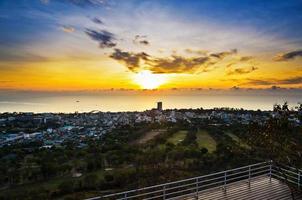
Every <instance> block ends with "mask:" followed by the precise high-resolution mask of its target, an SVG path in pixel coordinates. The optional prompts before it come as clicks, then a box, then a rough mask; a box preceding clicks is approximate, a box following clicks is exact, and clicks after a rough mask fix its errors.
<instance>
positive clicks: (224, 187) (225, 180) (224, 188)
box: [223, 171, 227, 192]
mask: <svg viewBox="0 0 302 200" xmlns="http://www.w3.org/2000/svg"><path fill="white" fill-rule="evenodd" d="M226 184H227V172H226V171H225V172H224V186H223V190H224V192H226Z"/></svg>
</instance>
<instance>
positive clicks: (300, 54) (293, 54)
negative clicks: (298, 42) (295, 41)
mask: <svg viewBox="0 0 302 200" xmlns="http://www.w3.org/2000/svg"><path fill="white" fill-rule="evenodd" d="M296 57H302V50H297V51H291V52H288V53H281V54H278V55H276V56H275V58H274V60H275V61H288V60H292V59H294V58H296Z"/></svg>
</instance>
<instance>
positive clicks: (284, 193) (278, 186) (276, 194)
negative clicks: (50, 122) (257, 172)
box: [184, 176, 302, 200]
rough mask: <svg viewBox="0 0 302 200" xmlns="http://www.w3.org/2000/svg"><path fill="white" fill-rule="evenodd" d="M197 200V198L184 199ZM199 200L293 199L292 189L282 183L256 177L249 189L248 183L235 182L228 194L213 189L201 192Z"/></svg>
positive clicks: (229, 187)
mask: <svg viewBox="0 0 302 200" xmlns="http://www.w3.org/2000/svg"><path fill="white" fill-rule="evenodd" d="M184 199H190V200H191V199H192V200H193V199H195V198H192V197H191V198H184ZM198 199H200V200H210V199H211V200H214V199H215V200H219V199H221V200H244V199H254V200H277V199H278V200H281V199H282V200H283V199H284V200H286V199H293V198H292V196H291V191H290V188H289V187H288V186H287V185H286V184H284V183H282V182H281V181H279V180H277V179H274V178H272V180H271V182H270V181H269V177H267V176H265V177H264V176H262V177H256V178H253V179H252V180H251V186H250V187H249V185H248V183H247V182H246V181H240V182H235V183H233V184H231V185H228V186H227V188H226V192H224V190H223V189H222V188H221V187H220V188H212V189H209V190H206V191H202V192H199V196H198ZM294 199H295V200H300V199H301V200H302V193H297V192H296V193H295V194H294Z"/></svg>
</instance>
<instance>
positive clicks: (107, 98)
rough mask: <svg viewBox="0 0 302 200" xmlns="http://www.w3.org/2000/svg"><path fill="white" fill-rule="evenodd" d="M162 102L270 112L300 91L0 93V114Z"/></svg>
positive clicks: (301, 96)
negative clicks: (274, 106)
mask: <svg viewBox="0 0 302 200" xmlns="http://www.w3.org/2000/svg"><path fill="white" fill-rule="evenodd" d="M159 101H161V102H163V108H164V109H175V108H176V109H182V108H193V109H195V108H204V109H210V108H225V107H228V108H238V109H240V108H243V109H247V110H258V109H260V110H272V108H273V105H274V104H277V103H278V104H282V103H284V102H288V104H289V106H290V107H291V108H294V107H295V106H297V105H298V103H299V102H302V89H245V90H243V89H236V90H214V89H210V90H209V89H207V90H201V89H199V90H197V89H190V90H189V89H187V90H153V91H148V90H142V91H134V90H98V91H54V92H49V91H48V92H45V91H15V90H1V91H0V113H4V112H34V113H48V112H53V113H74V112H92V111H102V112H124V111H145V110H150V109H152V108H155V107H156V103H157V102H159Z"/></svg>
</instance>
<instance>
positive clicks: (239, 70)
mask: <svg viewBox="0 0 302 200" xmlns="http://www.w3.org/2000/svg"><path fill="white" fill-rule="evenodd" d="M257 69H258V68H257V67H254V66H252V67H249V68H236V69H232V70H229V71H228V72H227V75H241V74H249V73H251V72H253V71H255V70H257Z"/></svg>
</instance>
